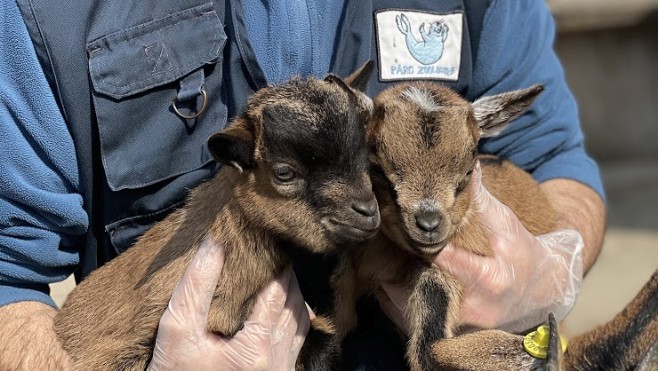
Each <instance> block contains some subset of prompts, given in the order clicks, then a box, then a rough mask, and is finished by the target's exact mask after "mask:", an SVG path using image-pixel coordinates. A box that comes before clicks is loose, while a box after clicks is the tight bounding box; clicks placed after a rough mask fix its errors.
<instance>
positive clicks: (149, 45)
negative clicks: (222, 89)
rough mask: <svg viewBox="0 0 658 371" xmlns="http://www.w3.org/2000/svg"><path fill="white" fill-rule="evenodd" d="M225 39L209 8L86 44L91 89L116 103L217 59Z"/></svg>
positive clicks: (191, 9)
mask: <svg viewBox="0 0 658 371" xmlns="http://www.w3.org/2000/svg"><path fill="white" fill-rule="evenodd" d="M225 42H226V34H225V33H224V29H223V27H222V24H221V22H220V20H219V17H218V16H217V13H216V12H215V10H214V8H213V6H212V4H211V3H208V4H203V5H199V6H196V7H194V8H190V9H186V10H183V11H180V12H177V13H174V14H171V15H169V16H167V17H165V18H161V19H157V20H154V21H151V22H148V23H144V24H140V25H138V26H135V27H131V28H128V29H125V30H121V31H118V32H114V33H111V34H109V35H106V36H104V37H101V38H99V39H96V40H94V41H91V42H89V43H88V44H87V53H88V54H89V71H90V74H91V80H92V82H93V86H94V90H95V91H96V92H97V93H99V94H104V95H108V96H110V97H112V98H115V99H122V98H125V97H127V96H130V95H133V94H137V93H140V92H143V91H145V90H148V89H150V88H152V87H155V86H159V85H162V84H166V83H169V82H172V81H174V80H177V79H179V78H180V77H182V76H184V75H187V74H188V73H190V72H192V71H194V70H196V69H198V68H199V67H201V66H203V65H205V64H209V63H213V62H214V61H216V60H217V59H218V58H219V55H220V53H221V50H222V48H223V46H224V43H225Z"/></svg>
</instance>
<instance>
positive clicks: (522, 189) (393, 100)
mask: <svg viewBox="0 0 658 371" xmlns="http://www.w3.org/2000/svg"><path fill="white" fill-rule="evenodd" d="M542 90H543V88H542V87H541V86H533V87H531V88H529V89H525V90H518V91H513V92H509V93H504V94H499V95H495V96H491V97H485V98H482V99H480V100H478V101H476V102H475V103H473V104H471V103H469V102H467V101H466V100H464V99H463V98H461V97H460V96H459V95H458V94H456V93H455V92H453V91H451V90H450V89H448V88H446V87H443V86H441V85H438V84H431V83H413V84H400V85H397V86H395V87H393V88H390V89H387V90H385V91H384V92H382V93H381V94H380V95H379V96H377V97H376V98H375V102H374V104H375V108H374V112H373V118H372V122H371V123H370V126H369V128H368V142H369V145H370V147H371V155H372V158H371V162H372V164H373V168H374V170H373V171H372V174H371V176H372V181H373V186H374V189H375V194H376V196H377V201H378V202H379V208H380V212H381V215H382V231H383V233H381V234H379V235H377V237H375V238H374V239H373V240H371V241H370V242H368V243H366V244H365V246H364V247H363V248H359V249H355V250H351V251H350V252H349V253H348V254H346V255H345V256H344V257H343V259H342V260H341V261H340V263H339V265H338V267H337V270H336V272H335V274H334V277H333V278H332V282H333V286H334V290H335V292H336V298H335V315H336V323H337V325H339V326H340V327H339V328H338V329H337V332H338V337H339V338H340V339H342V338H343V337H344V336H345V335H346V334H347V333H348V332H349V331H351V330H352V329H353V328H354V327H355V326H356V313H355V309H354V303H355V302H356V300H357V299H358V298H359V297H360V296H362V295H364V294H367V293H372V292H374V291H375V290H376V289H377V287H378V286H379V283H380V282H397V283H402V284H403V285H405V286H406V287H407V288H408V289H409V290H410V292H411V297H410V299H409V302H408V306H407V308H406V313H405V315H406V317H407V320H408V324H409V329H410V334H409V337H410V339H409V343H408V347H407V359H408V361H409V364H410V366H411V368H412V369H413V370H430V369H435V368H436V362H435V360H434V359H433V357H432V352H431V349H432V346H433V344H434V343H435V342H437V341H438V340H441V339H445V338H450V337H452V336H453V333H454V329H455V327H456V326H457V325H458V323H457V318H456V315H457V312H458V308H459V305H460V302H461V286H460V284H459V283H458V282H457V280H456V279H455V278H454V277H452V276H451V275H450V274H449V273H447V272H445V271H442V270H438V269H437V268H436V267H434V266H432V264H431V262H430V258H431V257H432V256H433V255H434V254H436V253H438V252H439V251H441V249H442V248H443V247H444V246H445V245H446V243H448V242H452V243H454V244H455V245H456V246H457V247H459V248H463V249H466V250H469V251H471V252H473V253H476V254H480V255H490V254H491V252H492V251H491V247H490V244H489V241H488V239H487V236H486V234H485V231H484V230H483V227H482V225H481V224H480V222H479V220H478V219H477V218H476V217H475V213H474V211H473V210H472V207H471V197H472V195H471V187H469V184H470V179H471V172H472V171H473V168H474V166H475V164H476V161H477V160H478V158H479V159H480V162H481V164H482V182H483V184H484V185H485V186H486V187H487V189H488V190H489V191H490V192H491V193H492V194H493V195H494V196H495V197H496V198H498V199H499V200H500V201H502V202H503V203H504V204H506V205H507V206H509V207H510V208H511V209H512V211H514V213H515V214H516V215H517V216H518V217H519V219H520V220H521V222H522V223H523V225H524V226H525V227H526V228H527V229H528V230H529V231H530V232H531V233H533V234H534V235H539V234H544V233H548V232H550V231H552V230H554V229H556V217H555V214H554V211H553V209H552V208H551V206H550V205H549V202H548V200H547V198H546V197H545V195H544V194H543V193H542V192H541V191H540V189H539V186H538V184H537V183H536V182H535V181H534V180H533V179H532V178H531V177H530V175H528V174H527V173H526V172H524V171H523V170H521V169H519V168H517V167H516V166H514V165H512V164H511V163H510V162H508V161H503V160H500V159H498V158H495V157H492V156H480V157H478V150H477V149H478V141H479V139H480V138H482V137H488V136H493V135H496V134H497V133H499V132H500V131H501V130H503V129H504V127H505V126H507V124H508V123H509V122H510V121H511V120H513V119H514V118H516V117H517V116H519V115H520V114H521V113H523V112H524V111H525V110H526V108H527V107H528V106H530V105H531V104H532V102H533V101H534V99H535V98H536V97H537V96H538V95H539V94H540V93H541V91H542ZM483 362H484V360H483Z"/></svg>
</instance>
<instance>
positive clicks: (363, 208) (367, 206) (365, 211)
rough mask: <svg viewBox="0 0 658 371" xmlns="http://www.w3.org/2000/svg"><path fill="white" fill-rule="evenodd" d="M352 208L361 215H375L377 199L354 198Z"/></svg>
mask: <svg viewBox="0 0 658 371" xmlns="http://www.w3.org/2000/svg"><path fill="white" fill-rule="evenodd" d="M352 209H354V211H356V212H357V213H359V214H361V215H363V216H367V217H372V216H375V215H376V214H377V199H376V198H374V197H371V198H369V199H367V200H355V201H353V202H352Z"/></svg>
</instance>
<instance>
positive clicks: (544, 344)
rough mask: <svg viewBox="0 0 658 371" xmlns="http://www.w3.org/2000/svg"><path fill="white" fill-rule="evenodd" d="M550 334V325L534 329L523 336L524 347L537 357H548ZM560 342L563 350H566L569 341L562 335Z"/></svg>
mask: <svg viewBox="0 0 658 371" xmlns="http://www.w3.org/2000/svg"><path fill="white" fill-rule="evenodd" d="M549 335H550V330H549V328H548V326H545V325H544V326H539V327H538V328H537V331H533V332H531V333H529V334H528V335H526V336H525V337H524V338H523V348H525V350H526V352H528V354H530V355H531V356H533V357H535V358H539V359H546V352H547V351H548V339H549ZM560 344H561V345H562V352H566V351H567V341H566V340H564V338H563V337H562V336H560Z"/></svg>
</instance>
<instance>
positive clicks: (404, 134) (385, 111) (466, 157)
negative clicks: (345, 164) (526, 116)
mask: <svg viewBox="0 0 658 371" xmlns="http://www.w3.org/2000/svg"><path fill="white" fill-rule="evenodd" d="M542 90H543V87H542V86H539V85H535V86H533V87H530V88H528V89H524V90H517V91H512V92H507V93H502V94H498V95H493V96H488V97H484V98H481V99H479V100H477V101H476V102H475V103H470V102H467V101H466V100H465V99H463V98H462V97H460V96H459V95H458V94H457V93H455V92H453V91H452V90H450V89H448V88H446V87H443V86H441V85H438V84H434V83H426V82H425V83H412V84H401V85H398V86H395V87H392V88H390V89H388V90H385V91H384V92H382V93H381V94H379V96H377V97H376V98H375V101H374V112H373V119H372V122H371V124H370V126H369V128H368V134H367V136H368V142H369V146H370V148H371V162H372V163H373V172H372V173H373V174H372V181H373V184H374V186H375V191H376V193H377V199H378V201H379V207H380V211H381V214H382V220H383V223H382V225H383V228H382V229H383V231H384V233H385V234H387V235H388V236H389V237H390V238H391V239H393V240H394V241H395V242H396V243H397V244H398V245H399V246H401V247H402V248H405V249H406V250H408V251H411V252H413V253H416V254H421V255H433V254H436V253H438V252H439V251H441V249H442V248H443V247H444V246H445V244H446V243H447V242H448V241H449V240H450V239H451V238H452V237H453V236H454V234H455V232H456V231H457V230H458V228H459V226H460V225H463V223H464V222H465V220H467V218H468V214H469V207H470V203H471V192H470V187H469V184H470V180H471V173H472V171H473V168H474V166H475V163H476V160H477V155H478V142H479V140H480V138H484V137H491V136H494V135H497V134H498V133H500V132H501V131H502V130H503V129H504V128H505V127H506V126H507V125H508V124H509V123H510V121H512V120H513V119H515V118H516V117H518V116H519V115H521V114H522V113H523V112H524V111H525V110H526V109H527V108H528V107H529V106H530V105H531V104H532V102H533V101H534V100H535V98H536V97H537V96H538V95H539V94H540V93H541V91H542Z"/></svg>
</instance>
